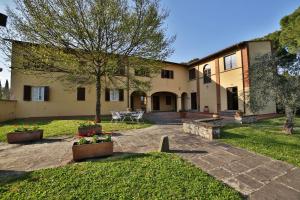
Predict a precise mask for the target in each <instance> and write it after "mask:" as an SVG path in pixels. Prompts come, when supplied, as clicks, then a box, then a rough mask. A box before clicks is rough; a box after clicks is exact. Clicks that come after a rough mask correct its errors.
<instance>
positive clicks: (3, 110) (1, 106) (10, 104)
mask: <svg viewBox="0 0 300 200" xmlns="http://www.w3.org/2000/svg"><path fill="white" fill-rule="evenodd" d="M16 104H17V101H13V100H0V122H3V121H7V120H12V119H15V118H16Z"/></svg>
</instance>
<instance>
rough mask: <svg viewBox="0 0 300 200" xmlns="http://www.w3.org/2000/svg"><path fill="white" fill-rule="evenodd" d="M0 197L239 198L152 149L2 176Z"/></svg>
mask: <svg viewBox="0 0 300 200" xmlns="http://www.w3.org/2000/svg"><path fill="white" fill-rule="evenodd" d="M0 196H1V199H241V196H240V195H239V193H238V192H236V191H235V190H233V189H231V188H229V187H228V186H226V185H224V184H222V183H221V182H219V181H217V180H215V179H214V178H213V177H211V176H209V175H207V174H206V173H204V172H202V171H201V170H200V169H198V168H196V167H195V166H193V165H191V164H189V163H187V162H185V161H183V160H182V159H180V158H179V157H177V156H176V155H174V154H164V153H151V154H140V155H131V156H122V157H120V158H114V159H108V160H104V161H98V162H97V161H95V162H82V163H79V164H71V165H67V166H65V167H60V168H54V169H44V170H39V171H34V172H31V173H28V174H26V175H25V176H24V177H22V178H19V179H16V180H6V182H4V181H2V182H0Z"/></svg>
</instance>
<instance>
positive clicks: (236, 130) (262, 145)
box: [222, 117, 300, 167]
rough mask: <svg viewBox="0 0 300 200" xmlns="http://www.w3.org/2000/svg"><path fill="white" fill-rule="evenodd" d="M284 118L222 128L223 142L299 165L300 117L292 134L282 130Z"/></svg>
mask: <svg viewBox="0 0 300 200" xmlns="http://www.w3.org/2000/svg"><path fill="white" fill-rule="evenodd" d="M284 120H285V119H284V118H283V117H282V118H276V119H270V120H264V121H261V122H258V123H255V124H251V125H242V126H239V125H232V126H227V127H225V128H223V132H222V140H223V141H224V142H225V143H228V144H231V145H234V146H238V147H241V148H245V149H248V150H250V151H254V152H257V153H260V154H263V155H266V156H269V157H272V158H274V159H277V160H282V161H286V162H289V163H291V164H294V165H296V166H299V167H300V127H299V126H300V117H297V118H296V128H295V133H294V134H293V135H285V134H284V133H283V132H282V127H283V123H284Z"/></svg>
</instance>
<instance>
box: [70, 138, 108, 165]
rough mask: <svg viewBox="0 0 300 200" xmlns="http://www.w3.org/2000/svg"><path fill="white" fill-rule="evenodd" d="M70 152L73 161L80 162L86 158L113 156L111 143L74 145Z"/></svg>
mask: <svg viewBox="0 0 300 200" xmlns="http://www.w3.org/2000/svg"><path fill="white" fill-rule="evenodd" d="M72 152H73V160H74V161H80V160H84V159H87V158H97V157H105V156H110V155H112V154H113V142H101V143H95V144H82V145H78V144H77V143H74V144H73V146H72Z"/></svg>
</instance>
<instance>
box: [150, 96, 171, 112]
mask: <svg viewBox="0 0 300 200" xmlns="http://www.w3.org/2000/svg"><path fill="white" fill-rule="evenodd" d="M151 103H152V111H156V112H176V111H177V95H176V94H174V93H171V92H156V93H154V94H152V96H151Z"/></svg>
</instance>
